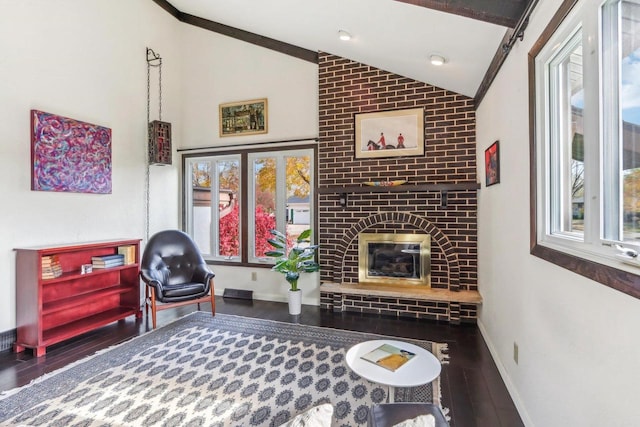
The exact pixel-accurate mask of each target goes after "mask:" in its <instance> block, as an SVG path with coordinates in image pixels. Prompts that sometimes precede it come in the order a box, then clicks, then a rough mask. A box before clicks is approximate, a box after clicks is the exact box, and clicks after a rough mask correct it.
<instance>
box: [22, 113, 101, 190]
mask: <svg viewBox="0 0 640 427" xmlns="http://www.w3.org/2000/svg"><path fill="white" fill-rule="evenodd" d="M31 189H32V190H34V191H57V192H70V193H98V194H110V193H111V129H109V128H106V127H103V126H98V125H94V124H91V123H85V122H81V121H79V120H74V119H70V118H68V117H62V116H58V115H55V114H50V113H45V112H43V111H38V110H31Z"/></svg>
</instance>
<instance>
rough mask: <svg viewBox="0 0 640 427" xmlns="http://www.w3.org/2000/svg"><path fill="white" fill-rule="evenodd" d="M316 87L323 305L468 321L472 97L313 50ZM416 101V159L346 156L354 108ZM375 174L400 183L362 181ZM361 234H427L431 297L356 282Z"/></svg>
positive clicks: (472, 313) (472, 275) (473, 276)
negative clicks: (421, 127)
mask: <svg viewBox="0 0 640 427" xmlns="http://www.w3.org/2000/svg"><path fill="white" fill-rule="evenodd" d="M319 92H320V111H319V115H320V141H319V161H318V176H319V185H318V189H319V200H318V208H319V221H320V228H319V243H320V263H321V270H320V271H321V275H320V278H321V282H322V283H323V285H322V287H321V304H322V306H323V307H325V308H329V309H332V310H336V309H340V310H350V311H363V312H365V311H374V312H378V313H383V314H390V315H395V316H406V315H409V316H413V317H426V318H433V319H438V320H448V321H451V322H452V323H458V322H460V321H475V319H476V318H477V306H478V304H480V302H481V298H480V295H479V294H478V292H477V291H478V286H477V244H476V241H477V221H476V213H477V189H478V188H479V185H478V184H477V182H476V159H475V148H476V141H475V111H474V106H473V99H471V98H469V97H466V96H464V95H460V94H457V93H454V92H450V91H447V90H444V89H440V88H437V87H435V86H432V85H429V84H426V83H422V82H418V81H415V80H412V79H408V78H406V77H402V76H399V75H396V74H392V73H389V72H386V71H384V70H379V69H376V68H373V67H370V66H367V65H364V64H361V63H358V62H354V61H351V60H348V59H345V58H341V57H338V56H334V55H330V54H326V53H320V55H319ZM416 107H422V108H424V111H425V154H424V155H423V156H412V157H392V158H376V159H356V158H355V142H354V114H356V113H364V112H374V111H386V110H395V109H404V108H416ZM378 180H383V181H387V180H407V181H408V183H407V184H404V185H403V186H400V187H393V188H380V187H364V186H363V184H362V183H363V182H364V181H378ZM342 193H346V194H347V197H348V202H347V206H346V207H344V208H343V207H340V204H339V197H340V194H342ZM365 231H366V232H379V233H420V234H430V235H431V286H432V290H431V291H430V292H431V294H430V295H413V294H412V293H411V292H408V291H406V290H399V291H398V292H400V294H398V293H397V292H395V291H394V292H392V291H390V290H389V291H384V290H383V291H382V292H386V294H379V292H380V290H379V289H378V290H375V289H370V288H364V287H362V286H363V285H361V284H358V260H357V256H358V249H357V236H358V233H360V232H365ZM400 289H404V288H400ZM438 292H440V293H438ZM436 295H438V296H437V297H436ZM463 295H470V296H471V298H467V297H464V298H463ZM441 296H445V298H444V299H441ZM461 300H462V301H461ZM329 301H331V303H329Z"/></svg>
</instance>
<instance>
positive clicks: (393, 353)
mask: <svg viewBox="0 0 640 427" xmlns="http://www.w3.org/2000/svg"><path fill="white" fill-rule="evenodd" d="M415 355H416V354H415V353H413V352H410V351H408V350H405V349H402V348H398V347H396V346H395V345H391V344H382V345H381V346H379V347H376V348H375V349H373V350H371V351H370V352H368V353H366V354H363V355H362V356H360V357H361V358H362V359H364V360H366V361H368V362H371V363H375V364H376V365H378V366H381V367H383V368H385V369H388V370H390V371H395V370H397V369H398V368H400V367H401V366H402V365H404V364H405V363H407V362H408V361H409V360H411V359H413V358H414V357H415Z"/></svg>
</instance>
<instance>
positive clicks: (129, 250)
mask: <svg viewBox="0 0 640 427" xmlns="http://www.w3.org/2000/svg"><path fill="white" fill-rule="evenodd" d="M118 253H119V254H121V255H124V264H125V265H131V264H135V263H136V247H135V245H124V246H118Z"/></svg>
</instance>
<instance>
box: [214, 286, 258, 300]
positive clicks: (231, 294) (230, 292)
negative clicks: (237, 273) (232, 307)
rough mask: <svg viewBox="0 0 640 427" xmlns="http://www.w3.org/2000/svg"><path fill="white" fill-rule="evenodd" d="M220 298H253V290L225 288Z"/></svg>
mask: <svg viewBox="0 0 640 427" xmlns="http://www.w3.org/2000/svg"><path fill="white" fill-rule="evenodd" d="M222 298H237V299H246V300H253V291H247V290H244V289H230V288H225V290H224V293H223V294H222Z"/></svg>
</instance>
